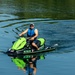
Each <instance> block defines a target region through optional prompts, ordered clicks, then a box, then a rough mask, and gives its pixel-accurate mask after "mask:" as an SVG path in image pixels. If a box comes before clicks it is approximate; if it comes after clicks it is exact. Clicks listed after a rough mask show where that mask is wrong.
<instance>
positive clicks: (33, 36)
mask: <svg viewBox="0 0 75 75" xmlns="http://www.w3.org/2000/svg"><path fill="white" fill-rule="evenodd" d="M26 33H27V37H30V39H29V40H30V41H31V44H32V46H33V47H35V48H36V49H37V50H39V48H38V46H37V44H36V42H37V37H38V30H37V29H35V28H34V24H30V28H28V29H26V30H25V31H24V32H22V33H21V34H19V36H22V35H24V34H26Z"/></svg>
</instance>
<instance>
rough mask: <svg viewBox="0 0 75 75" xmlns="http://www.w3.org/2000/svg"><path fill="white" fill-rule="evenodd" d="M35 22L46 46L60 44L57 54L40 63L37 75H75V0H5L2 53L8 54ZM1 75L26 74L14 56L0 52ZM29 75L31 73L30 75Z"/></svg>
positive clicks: (0, 17)
mask: <svg viewBox="0 0 75 75" xmlns="http://www.w3.org/2000/svg"><path fill="white" fill-rule="evenodd" d="M30 23H34V24H35V27H36V28H37V29H38V30H39V37H44V38H45V39H46V45H47V46H52V45H53V44H55V43H57V44H59V47H58V49H57V50H55V51H54V52H51V53H49V54H47V55H46V56H45V60H39V61H38V62H37V75H41V74H42V75H46V74H47V75H74V74H75V67H74V66H75V60H74V59H75V1H74V0H40V1H38V0H1V1H0V50H3V51H6V50H8V49H9V48H10V47H11V45H12V41H13V40H16V39H17V37H18V34H20V33H21V32H22V31H24V30H25V29H26V28H28V27H29V24H30ZM0 57H1V58H0V74H1V75H10V74H11V75H14V74H15V75H25V73H24V72H23V71H21V70H18V68H17V67H16V66H15V64H14V63H13V62H12V61H11V59H10V57H8V56H7V55H4V54H1V53H0ZM26 74H27V73H26Z"/></svg>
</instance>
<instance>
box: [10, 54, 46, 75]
mask: <svg viewBox="0 0 75 75" xmlns="http://www.w3.org/2000/svg"><path fill="white" fill-rule="evenodd" d="M44 59H45V55H43V54H42V55H35V56H34V55H21V56H17V57H11V60H12V61H13V63H14V64H15V65H16V66H17V67H18V69H19V70H23V71H24V72H25V73H27V74H28V75H36V72H37V61H38V60H44Z"/></svg>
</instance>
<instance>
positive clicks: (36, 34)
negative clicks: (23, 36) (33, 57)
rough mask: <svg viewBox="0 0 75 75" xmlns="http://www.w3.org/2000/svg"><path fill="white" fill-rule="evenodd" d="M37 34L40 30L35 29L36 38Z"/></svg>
mask: <svg viewBox="0 0 75 75" xmlns="http://www.w3.org/2000/svg"><path fill="white" fill-rule="evenodd" d="M37 36H38V30H37V29H35V36H34V38H36V37H37Z"/></svg>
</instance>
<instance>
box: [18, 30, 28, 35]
mask: <svg viewBox="0 0 75 75" xmlns="http://www.w3.org/2000/svg"><path fill="white" fill-rule="evenodd" d="M27 32H28V29H26V30H25V31H24V32H22V33H21V34H19V36H22V35H24V34H26V33H27Z"/></svg>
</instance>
